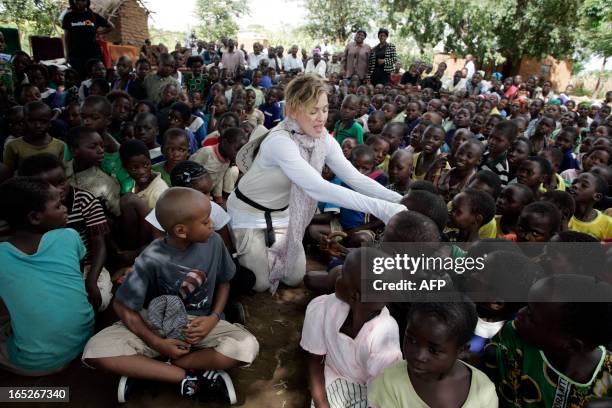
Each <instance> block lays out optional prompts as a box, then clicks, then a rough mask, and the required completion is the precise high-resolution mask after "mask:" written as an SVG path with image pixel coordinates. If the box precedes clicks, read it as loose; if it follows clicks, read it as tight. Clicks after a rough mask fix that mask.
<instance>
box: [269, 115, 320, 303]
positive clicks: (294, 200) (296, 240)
mask: <svg viewBox="0 0 612 408" xmlns="http://www.w3.org/2000/svg"><path fill="white" fill-rule="evenodd" d="M278 127H279V128H281V129H282V128H284V129H285V130H286V131H287V132H288V133H289V137H290V138H291V140H293V141H294V142H295V144H297V146H298V148H299V150H300V155H301V156H302V158H303V159H304V160H306V161H307V162H308V164H310V165H311V166H312V167H313V168H314V169H315V170H316V171H317V173H319V174H321V171H322V170H323V164H324V163H325V155H326V153H327V152H326V150H325V141H324V138H325V137H329V136H328V134H327V131H326V130H325V129H324V130H323V133H322V134H321V136H320V137H318V138H314V137H312V136H309V135H307V134H305V133H304V132H303V131H302V129H301V128H300V126H299V125H298V123H297V122H296V121H295V120H293V119H291V118H286V119H285V120H284V121H283V122H281V123H280V124H279V125H278ZM316 208H317V202H316V200H314V199H313V198H311V197H310V196H309V195H308V194H306V192H304V190H302V189H301V188H300V187H298V186H297V185H296V184H294V183H291V192H290V194H289V226H288V228H287V234H286V236H285V238H284V239H282V240H280V241H277V242H276V243H275V244H274V245H272V247H271V248H268V264H269V267H270V291H271V292H272V293H275V292H276V289H277V288H278V284H279V282H280V281H281V280H282V279H283V277H285V276H287V272H288V269H289V268H292V267H293V262H294V261H295V259H297V257H298V254H299V253H300V251H303V248H302V239H303V237H304V232H305V231H306V227H307V226H308V224H309V223H310V221H311V220H312V217H313V216H314V214H315V211H316Z"/></svg>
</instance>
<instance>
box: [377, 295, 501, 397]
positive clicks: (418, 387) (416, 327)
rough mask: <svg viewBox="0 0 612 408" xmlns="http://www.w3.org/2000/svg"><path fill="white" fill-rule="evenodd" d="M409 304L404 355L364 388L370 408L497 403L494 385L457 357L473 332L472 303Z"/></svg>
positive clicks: (474, 319)
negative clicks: (366, 390) (366, 388)
mask: <svg viewBox="0 0 612 408" xmlns="http://www.w3.org/2000/svg"><path fill="white" fill-rule="evenodd" d="M457 297H458V298H459V300H458V301H455V302H445V303H436V302H431V303H420V302H419V303H414V304H413V305H412V307H411V308H410V310H409V311H408V324H407V326H406V335H405V340H404V344H403V354H404V358H405V360H402V361H400V362H398V363H395V364H393V365H391V366H389V367H387V368H386V369H385V370H384V371H383V373H382V374H381V375H380V376H378V377H377V378H376V379H374V381H373V382H372V384H371V385H370V387H368V404H369V406H370V407H373V408H383V407H384V408H404V407H416V408H425V407H439V406H449V407H461V406H463V407H470V408H485V407H486V408H490V407H497V404H498V401H497V395H496V394H495V386H494V385H493V383H492V382H491V380H489V379H488V378H487V376H486V375H485V374H484V373H483V372H482V371H480V370H478V369H477V368H475V367H473V366H471V365H469V364H467V363H464V362H463V361H461V360H459V359H458V357H459V354H460V353H461V352H463V351H464V350H466V348H467V344H468V341H469V340H470V338H471V337H472V333H474V329H475V327H476V322H477V319H478V317H477V315H476V308H475V307H474V304H473V303H472V302H470V301H469V300H467V299H466V298H464V297H460V296H459V295H457Z"/></svg>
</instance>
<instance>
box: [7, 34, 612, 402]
mask: <svg viewBox="0 0 612 408" xmlns="http://www.w3.org/2000/svg"><path fill="white" fill-rule="evenodd" d="M0 36H1V34H0ZM3 47H4V41H3V39H2V41H0V54H2V53H3V52H4V50H3ZM258 47H259V45H258ZM293 48H295V50H294V49H293ZM283 50H284V49H283V48H282V47H274V48H270V50H268V52H267V56H264V57H263V58H259V57H258V56H259V55H260V53H261V50H259V49H258V51H259V52H257V53H256V55H254V57H253V58H249V56H248V55H247V56H245V58H244V59H241V60H242V61H243V62H244V61H251V60H254V59H257V60H259V65H257V64H255V66H250V65H249V64H247V63H246V62H245V63H244V66H242V65H238V66H237V67H236V69H235V70H228V69H227V67H223V65H222V64H221V61H223V55H222V54H223V53H228V55H229V54H233V53H234V52H239V53H241V52H243V51H242V50H237V51H234V49H233V43H232V46H231V47H230V48H226V47H223V48H221V47H220V48H219V49H216V48H215V47H214V45H213V46H212V47H209V46H205V47H203V51H202V53H201V54H194V55H191V56H189V58H186V59H184V58H183V55H182V54H180V53H176V52H175V53H172V54H168V53H161V54H160V55H159V56H158V57H159V58H158V60H157V61H155V62H154V63H153V64H152V61H150V59H148V58H146V57H145V56H142V57H141V58H140V59H138V60H137V61H132V60H131V59H130V58H129V57H127V56H122V57H120V58H119V59H118V60H117V61H116V65H115V67H113V68H109V69H107V68H106V67H105V66H104V64H103V63H102V61H98V60H90V61H88V62H87V64H86V65H85V67H86V71H87V73H88V75H87V77H85V78H79V74H78V73H77V72H76V71H75V70H73V69H72V68H67V69H60V68H58V67H55V66H52V67H49V66H45V65H42V64H39V63H35V62H34V61H32V59H31V58H30V56H28V55H27V54H26V53H24V52H18V53H15V54H14V55H12V56H10V58H6V59H4V60H2V71H0V74H2V77H0V79H1V80H2V81H1V82H0V123H1V125H2V126H1V129H0V151H2V162H0V182H1V183H2V184H0V237H1V239H0V241H2V242H0V265H2V266H1V267H0V299H1V300H2V303H4V305H5V308H0V311H2V310H3V309H6V310H5V311H4V312H3V313H2V314H1V315H0V368H2V369H6V370H8V371H11V372H14V373H17V374H20V375H31V376H40V375H47V374H50V373H54V372H57V371H59V370H62V369H63V368H65V367H66V366H67V365H68V364H69V363H70V362H71V361H72V360H74V359H75V358H77V357H79V356H80V357H81V359H82V361H83V363H84V364H86V365H88V366H90V367H93V368H96V369H101V370H105V371H109V372H111V373H115V374H117V375H119V376H121V380H120V383H119V399H120V401H124V400H125V399H127V398H129V391H130V387H131V386H132V384H133V382H132V379H145V380H149V381H163V382H169V383H175V384H177V388H178V389H179V393H180V394H181V395H184V396H188V397H193V396H195V395H197V396H199V397H202V398H222V399H225V400H226V401H228V402H230V403H234V402H235V401H236V393H235V390H234V388H233V385H232V380H231V378H230V377H229V375H228V374H227V373H226V372H225V371H224V370H227V369H230V368H233V367H237V366H244V365H248V364H250V363H252V362H253V361H254V360H255V358H256V357H257V354H258V350H259V343H258V340H257V339H256V338H255V336H253V334H251V333H250V332H249V331H247V329H246V328H245V327H244V326H243V324H244V323H245V321H244V320H245V316H244V311H243V310H242V307H241V305H240V303H239V302H238V301H239V299H240V296H248V294H249V293H251V291H252V288H253V285H254V284H255V277H254V274H253V272H251V271H250V270H248V269H247V268H245V267H244V266H242V265H240V264H238V263H237V261H236V260H235V256H233V255H235V253H236V248H235V245H234V243H233V242H232V239H231V234H230V233H229V231H228V227H229V224H228V222H229V219H230V218H229V215H228V214H227V212H226V211H225V209H224V207H225V204H226V200H227V198H228V196H229V194H230V193H232V191H234V188H235V186H236V184H237V181H238V180H239V178H240V177H241V176H242V174H241V173H240V171H239V169H238V167H237V166H236V163H235V162H236V157H237V154H238V152H239V150H240V149H241V147H242V146H244V145H245V144H246V143H247V142H249V141H250V140H253V139H254V138H257V137H260V136H262V135H264V134H265V133H266V132H267V131H268V130H269V129H271V128H273V127H275V126H276V125H277V124H278V123H280V122H281V121H283V120H284V97H283V92H284V89H285V87H286V86H287V84H288V83H289V82H290V81H291V80H292V79H293V78H294V77H295V76H299V75H304V72H303V71H304V69H303V67H304V66H306V65H307V64H306V63H305V62H306V61H301V62H302V64H301V66H302V68H300V67H299V64H297V65H287V67H289V66H290V68H288V69H286V70H283V65H282V62H283V61H285V58H284V57H283ZM291 51H292V52H291V53H290V54H289V55H287V58H289V59H291V58H293V59H296V58H297V57H296V53H297V47H292V48H291ZM315 57H316V59H317V63H318V62H319V60H320V58H321V55H320V52H319V51H318V50H317V53H316V56H315ZM323 57H324V58H327V55H324V56H323ZM226 61H227V60H226ZM330 61H331V62H329V63H328V67H336V66H337V68H338V69H339V70H341V65H340V64H339V62H338V56H336V55H334V56H333V58H332V57H331V56H330ZM272 62H274V64H273V65H272ZM441 65H442V64H441ZM399 68H400V67H398V68H397V72H396V73H395V76H394V75H392V76H391V77H392V79H393V78H395V79H396V81H392V82H391V83H389V84H388V85H383V84H378V85H376V86H372V85H371V84H370V83H369V81H368V80H367V79H364V78H359V77H358V76H357V75H353V76H352V77H350V78H343V75H342V74H343V73H342V72H335V71H334V72H331V73H329V74H328V78H327V81H328V83H329V94H328V99H329V107H328V116H327V118H328V120H327V122H326V125H325V127H326V128H327V132H328V133H329V134H330V135H331V136H330V137H333V138H334V139H335V140H336V141H337V143H338V144H339V145H340V146H341V147H342V152H343V153H344V156H345V157H346V158H347V160H349V161H350V163H351V164H352V165H353V166H354V167H355V168H356V169H357V170H358V171H359V172H361V173H362V174H364V175H367V176H368V177H369V178H371V179H373V180H375V181H376V182H378V183H380V184H381V185H383V186H385V187H387V188H388V189H390V190H392V191H395V192H398V193H400V194H401V195H402V196H404V198H403V199H402V204H403V205H404V206H405V207H406V209H407V211H403V212H400V213H398V214H396V215H395V216H394V217H393V218H391V220H390V221H389V222H388V224H387V225H386V226H385V225H384V224H383V222H382V221H380V220H378V219H376V218H375V217H374V216H372V215H371V214H366V213H362V212H358V211H355V210H352V209H347V208H341V207H338V206H337V205H334V204H333V203H319V206H318V209H319V211H318V213H317V214H316V215H315V217H314V218H313V220H312V222H311V224H310V226H309V228H308V230H307V234H306V237H305V242H308V243H310V245H309V246H308V248H309V250H310V254H315V253H316V254H317V256H323V257H325V259H326V260H327V261H329V271H328V272H325V273H323V274H317V275H315V274H307V276H306V278H305V284H306V287H307V288H309V289H310V290H312V291H313V292H314V293H316V294H319V295H320V296H318V297H316V298H314V299H313V300H312V301H311V302H310V304H309V305H308V308H307V310H306V312H305V319H304V325H303V331H302V338H301V342H300V346H301V348H302V349H304V350H305V352H306V353H307V360H308V364H307V367H306V368H305V370H307V371H308V381H309V384H308V386H309V389H310V393H311V396H312V404H313V406H315V407H364V408H367V407H379V408H387V407H429V406H432V407H483V408H484V407H495V406H497V405H498V404H499V405H502V406H516V407H519V406H521V407H553V406H554V407H567V408H570V407H583V406H587V404H588V403H592V404H593V405H592V406H593V407H595V406H598V405H595V404H596V403H597V401H599V400H604V399H606V398H610V397H612V385H611V382H610V381H611V378H612V354H610V352H609V351H608V350H607V347H609V346H610V345H611V344H612V330H611V329H610V327H609V326H608V325H607V324H606V323H605V322H606V321H609V320H608V319H612V306H611V305H612V303H607V302H603V303H572V302H571V298H572V296H571V295H572V291H575V290H580V291H584V292H589V291H592V292H593V293H597V294H599V295H601V296H602V297H603V298H605V297H606V296H607V297H609V299H610V300H612V287H611V286H610V284H611V283H612V276H611V275H610V272H609V271H610V270H612V268H611V263H610V262H611V258H610V256H609V254H610V251H608V253H607V255H608V256H607V258H606V254H605V250H606V246H605V243H606V242H610V241H612V218H611V216H612V116H611V115H610V107H611V106H612V91H608V92H607V93H606V99H605V100H604V101H603V103H587V102H581V103H579V104H576V103H575V102H574V101H573V100H572V99H571V95H570V92H569V90H567V91H566V92H564V93H562V94H560V95H556V94H555V93H554V92H553V91H552V90H551V84H550V82H548V81H544V82H543V83H542V86H541V87H539V86H538V85H539V79H538V78H537V77H531V78H529V79H528V81H526V82H523V81H522V78H520V77H519V76H516V77H510V78H507V79H506V80H504V81H503V82H502V81H501V79H500V77H499V76H497V75H496V76H493V77H492V78H491V80H490V81H485V80H483V75H482V74H481V73H479V72H476V73H475V74H474V75H473V76H472V77H471V78H465V73H462V72H461V71H458V72H457V73H455V75H454V77H452V78H449V79H446V78H444V70H445V68H446V64H444V66H441V67H439V68H438V70H437V71H436V72H435V74H433V75H431V76H428V75H427V74H426V70H427V64H424V63H421V62H415V63H414V64H413V65H411V66H410V68H409V70H408V71H407V72H406V73H405V74H404V75H402V76H401V77H400V75H399V74H400V71H399ZM429 71H431V67H430V68H429ZM323 176H324V178H325V179H326V180H327V181H329V182H331V183H336V184H339V185H345V186H346V187H349V186H348V185H346V184H344V183H343V181H342V180H340V179H339V178H338V177H336V176H335V175H334V174H333V173H332V171H331V170H330V169H329V168H327V167H325V168H324V169H323ZM349 188H350V187H349ZM445 241H446V242H457V243H461V242H464V243H469V244H468V252H467V254H469V255H472V254H474V253H477V252H478V251H479V243H481V242H486V241H489V242H497V243H499V244H500V245H501V244H502V243H503V244H504V246H500V248H503V250H501V249H500V250H499V251H496V252H493V253H492V254H489V258H488V260H487V262H488V263H489V264H490V265H496V262H497V263H498V264H499V265H502V264H506V265H513V267H515V268H516V274H515V275H513V276H505V275H504V274H503V273H500V275H499V276H495V277H490V279H489V281H491V282H496V283H495V284H494V285H493V287H492V288H491V290H493V291H499V293H503V289H504V286H507V285H514V286H516V287H517V288H518V289H517V290H520V291H521V292H522V293H523V294H524V297H525V299H527V298H529V299H530V301H529V302H524V303H523V304H518V303H510V302H506V303H504V302H503V301H500V302H497V303H486V304H485V303H477V304H474V303H473V302H472V301H471V300H470V299H469V298H467V297H466V295H465V294H462V293H459V292H460V291H461V290H462V289H465V287H469V286H470V285H476V284H478V282H470V281H469V279H468V280H467V281H466V282H460V283H461V284H457V285H455V286H456V287H455V289H454V290H456V291H457V292H456V293H453V296H454V298H453V299H452V300H451V301H448V302H429V303H414V304H410V305H402V304H386V303H374V302H365V301H363V298H362V296H363V294H362V287H361V280H360V277H361V275H362V274H363V273H364V270H363V268H364V265H365V264H367V260H371V259H373V258H374V257H378V256H383V255H381V254H382V252H381V250H379V249H373V248H370V247H362V245H363V244H368V243H378V242H445ZM513 242H519V243H520V242H532V243H539V242H580V243H585V242H589V243H592V244H593V245H597V246H598V248H599V247H600V249H601V254H603V255H602V256H601V260H602V262H603V265H602V269H601V270H600V271H596V273H595V272H593V271H583V273H582V274H578V272H576V274H574V275H569V274H564V275H552V274H550V273H548V274H547V273H546V272H545V271H542V270H539V269H538V268H536V267H535V266H534V265H533V263H532V261H533V260H532V259H531V256H532V254H521V253H519V252H520V250H519V249H518V248H517V247H516V246H515V245H514V244H513ZM360 247H361V248H360ZM458 252H461V254H458V255H456V256H466V252H464V251H461V250H459V251H458ZM595 252H597V251H595ZM569 272H572V273H573V272H574V271H573V270H571V269H570V270H569ZM589 274H590V275H591V276H588V275H589ZM455 283H456V282H455ZM462 285H464V286H465V287H463V288H462ZM496 293H497V292H496ZM553 295H554V297H555V299H556V300H557V301H556V302H555V303H546V302H542V301H541V299H544V298H546V299H548V298H550V297H551V296H553ZM500 296H501V297H502V300H503V295H500ZM531 299H533V301H532V300H531ZM538 300H540V301H538ZM105 310H106V311H105ZM97 313H107V314H108V313H110V314H112V313H115V314H116V315H115V316H116V317H117V318H118V319H116V320H117V321H116V323H114V324H112V325H110V326H108V327H104V328H102V329H101V330H100V331H98V332H95V330H94V321H95V320H96V318H97V317H99V315H97ZM160 316H161V317H160ZM602 322H603V323H602ZM247 325H248V323H247ZM485 373H486V374H485ZM602 406H603V405H602Z"/></svg>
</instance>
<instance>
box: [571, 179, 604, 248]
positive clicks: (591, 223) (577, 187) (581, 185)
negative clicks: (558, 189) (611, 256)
mask: <svg viewBox="0 0 612 408" xmlns="http://www.w3.org/2000/svg"><path fill="white" fill-rule="evenodd" d="M568 192H569V193H570V194H571V195H572V197H574V201H575V202H576V211H575V213H574V216H573V217H572V218H571V219H570V221H569V224H568V228H569V229H570V230H572V231H578V232H584V233H586V234H589V235H592V236H594V237H595V238H597V239H598V240H600V241H605V240H607V239H609V238H612V217H609V216H607V215H605V214H603V213H602V212H601V211H599V210H596V209H595V208H593V207H594V206H595V204H596V203H597V202H599V201H601V200H602V199H603V198H604V197H605V195H606V193H607V192H608V185H607V184H606V182H605V180H604V179H603V178H601V177H600V176H598V175H596V174H593V173H582V174H580V175H579V176H578V177H577V178H575V179H574V181H573V182H572V185H571V186H570V187H569V189H568Z"/></svg>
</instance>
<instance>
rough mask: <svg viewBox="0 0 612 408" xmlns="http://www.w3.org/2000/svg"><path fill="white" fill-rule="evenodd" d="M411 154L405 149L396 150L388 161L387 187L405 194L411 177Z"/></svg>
mask: <svg viewBox="0 0 612 408" xmlns="http://www.w3.org/2000/svg"><path fill="white" fill-rule="evenodd" d="M412 161H413V155H412V153H409V152H407V151H406V150H397V151H396V152H395V153H393V156H391V160H390V161H389V182H390V184H389V185H387V188H388V189H389V190H391V191H396V192H398V193H400V194H401V195H406V193H407V192H408V189H409V188H410V178H411V177H412V167H413V163H412Z"/></svg>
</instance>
